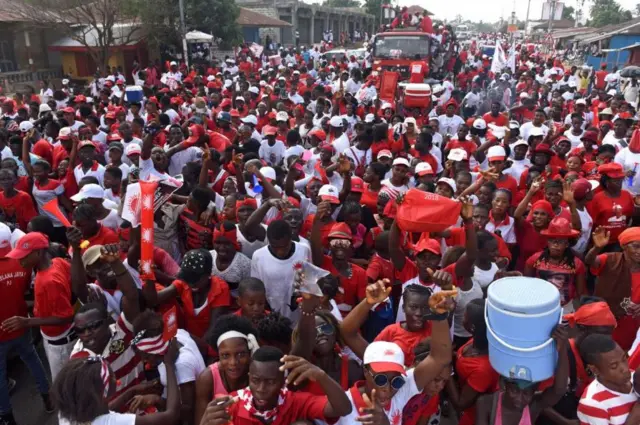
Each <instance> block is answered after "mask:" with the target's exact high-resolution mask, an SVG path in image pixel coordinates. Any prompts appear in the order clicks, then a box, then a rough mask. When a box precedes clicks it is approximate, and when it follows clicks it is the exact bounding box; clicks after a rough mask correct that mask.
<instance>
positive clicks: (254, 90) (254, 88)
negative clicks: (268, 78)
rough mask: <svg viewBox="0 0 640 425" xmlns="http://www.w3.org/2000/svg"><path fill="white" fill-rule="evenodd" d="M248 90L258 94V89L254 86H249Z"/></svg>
mask: <svg viewBox="0 0 640 425" xmlns="http://www.w3.org/2000/svg"><path fill="white" fill-rule="evenodd" d="M249 91H250V92H251V93H253V94H259V93H260V89H259V88H257V87H256V86H253V87H249Z"/></svg>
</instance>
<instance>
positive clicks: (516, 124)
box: [509, 120, 520, 130]
mask: <svg viewBox="0 0 640 425" xmlns="http://www.w3.org/2000/svg"><path fill="white" fill-rule="evenodd" d="M509 128H510V129H511V130H513V129H514V128H520V123H519V122H518V121H516V120H511V121H509Z"/></svg>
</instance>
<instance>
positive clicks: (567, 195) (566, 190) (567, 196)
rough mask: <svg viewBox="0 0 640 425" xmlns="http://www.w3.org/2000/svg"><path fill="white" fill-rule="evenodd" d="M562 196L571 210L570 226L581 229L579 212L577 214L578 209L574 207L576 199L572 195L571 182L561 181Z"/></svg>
mask: <svg viewBox="0 0 640 425" xmlns="http://www.w3.org/2000/svg"><path fill="white" fill-rule="evenodd" d="M562 198H563V199H564V202H566V204H567V205H568V206H569V211H570V212H571V227H573V228H574V229H575V230H577V231H581V230H582V221H581V220H580V214H578V209H577V208H576V200H575V198H574V197H573V189H571V184H570V183H569V182H567V181H565V182H563V183H562Z"/></svg>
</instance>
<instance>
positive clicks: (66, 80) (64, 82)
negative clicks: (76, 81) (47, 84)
mask: <svg viewBox="0 0 640 425" xmlns="http://www.w3.org/2000/svg"><path fill="white" fill-rule="evenodd" d="M62 84H63V85H65V86H66V85H67V84H69V79H68V78H63V79H62Z"/></svg>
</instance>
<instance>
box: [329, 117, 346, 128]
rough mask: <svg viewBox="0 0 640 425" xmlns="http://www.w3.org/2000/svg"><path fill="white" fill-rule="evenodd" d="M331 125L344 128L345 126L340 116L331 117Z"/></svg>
mask: <svg viewBox="0 0 640 425" xmlns="http://www.w3.org/2000/svg"><path fill="white" fill-rule="evenodd" d="M329 125H330V126H331V127H342V126H343V122H342V118H340V117H339V116H333V117H331V119H330V120H329Z"/></svg>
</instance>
